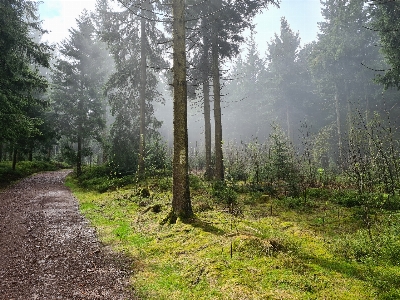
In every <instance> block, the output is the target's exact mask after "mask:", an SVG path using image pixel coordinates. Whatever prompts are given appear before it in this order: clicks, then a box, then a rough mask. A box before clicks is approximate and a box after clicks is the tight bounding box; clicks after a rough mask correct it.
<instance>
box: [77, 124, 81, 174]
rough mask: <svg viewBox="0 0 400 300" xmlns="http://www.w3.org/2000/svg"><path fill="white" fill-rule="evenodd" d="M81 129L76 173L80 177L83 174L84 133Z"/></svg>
mask: <svg viewBox="0 0 400 300" xmlns="http://www.w3.org/2000/svg"><path fill="white" fill-rule="evenodd" d="M80 130H81V129H79V132H78V151H77V153H76V175H77V176H78V177H79V176H81V174H82V135H81V131H80Z"/></svg>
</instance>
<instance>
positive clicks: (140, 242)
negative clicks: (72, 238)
mask: <svg viewBox="0 0 400 300" xmlns="http://www.w3.org/2000/svg"><path fill="white" fill-rule="evenodd" d="M170 183H171V182H170V179H168V178H163V179H157V180H148V181H147V182H146V183H144V182H140V183H138V184H136V185H135V184H130V185H127V186H125V187H120V188H117V189H116V190H109V191H108V192H105V193H99V192H98V191H96V190H95V189H90V188H88V187H87V186H86V187H85V188H82V187H81V186H79V184H78V181H77V180H76V179H74V178H73V177H69V178H68V180H67V185H68V186H69V187H70V188H71V189H72V190H73V192H74V194H75V195H76V197H77V198H78V199H79V202H80V209H81V211H82V212H83V214H84V215H85V216H86V217H87V218H88V219H89V220H90V221H91V223H92V225H93V226H94V227H96V229H97V232H98V235H99V238H100V239H101V241H102V242H103V243H105V244H108V245H111V246H112V247H113V248H114V250H115V251H119V252H123V253H125V255H127V256H128V257H130V258H131V261H132V269H133V270H134V275H133V276H132V278H131V283H132V285H133V287H134V288H135V290H136V291H137V293H138V295H139V296H140V297H142V298H143V299H169V300H171V299H356V298H357V299H399V297H400V289H399V287H400V268H399V266H398V265H397V264H396V263H394V261H395V260H394V258H393V257H391V258H390V259H386V258H385V257H384V255H387V253H386V254H385V252H384V251H383V250H384V249H386V248H385V247H387V245H386V244H385V241H386V243H387V244H389V243H390V242H391V240H390V239H389V242H388V241H387V239H384V238H381V241H380V240H378V239H377V240H376V243H375V244H374V245H375V248H376V247H378V246H379V245H381V246H382V251H381V252H379V251H378V250H377V251H375V252H376V253H375V254H374V253H373V252H374V251H373V249H374V248H373V247H372V246H371V245H370V246H368V242H366V241H365V237H366V236H365V229H364V228H363V223H362V222H361V221H360V220H358V219H356V218H355V216H356V215H357V214H356V209H357V208H356V207H345V206H341V205H339V204H338V203H337V202H334V201H327V200H326V199H323V198H319V197H321V195H319V196H318V197H315V198H312V199H309V200H307V205H299V203H297V202H298V201H300V200H298V199H290V198H289V199H281V200H278V199H271V197H269V196H266V195H261V194H254V193H253V194H250V193H239V194H237V195H236V196H235V197H236V198H235V204H234V210H233V212H234V213H233V214H232V213H230V212H229V209H228V207H227V206H226V205H227V204H226V202H225V201H221V200H220V199H217V198H215V193H214V191H213V187H212V186H211V185H210V184H209V183H207V182H203V181H202V180H197V179H196V181H194V183H193V184H192V186H191V191H192V203H193V207H194V210H195V215H196V217H195V218H194V219H193V220H191V222H188V223H183V222H181V221H179V220H178V222H177V223H176V224H174V225H169V224H166V225H160V224H161V223H162V220H163V219H164V218H165V217H166V216H167V215H168V213H169V211H170V209H171V208H170V203H171V197H172V195H171V192H170V188H169V187H170ZM96 184H98V183H96ZM142 188H148V189H149V190H150V197H148V198H146V197H142V196H141V193H140V192H138V191H140V190H141V189H142ZM213 195H214V196H213ZM222 200H223V199H222ZM303 204H304V203H303ZM271 207H272V210H271ZM231 211H232V209H231ZM271 212H272V214H271ZM392 219H393V222H392V223H396V222H397V216H396V214H395V213H393V216H392ZM377 224H378V225H376V227H375V228H373V230H374V232H373V235H374V236H379V234H380V232H383V231H382V228H383V227H382V226H384V228H392V227H390V226H389V225H388V224H383V223H382V222H381V223H379V222H378V223H377ZM379 226H381V227H379ZM396 230H397V227H396V228H394V227H393V228H392V229H391V230H389V229H388V230H387V232H388V235H387V236H388V237H389V236H390V237H393V235H394V234H397V231H396ZM382 236H385V235H384V234H382ZM346 241H351V243H347V244H346ZM378 243H379V245H378ZM383 245H386V246H383ZM358 246H359V247H360V248H361V249H362V248H363V247H364V248H368V247H370V248H368V249H365V250H366V252H368V253H367V254H366V255H362V254H360V255H359V256H357V255H356V254H355V252H354V253H352V252H351V251H349V248H351V249H353V250H354V249H357V247H358ZM378 248H379V247H378ZM346 250H348V251H347V252H346ZM389 256H390V255H389ZM399 256H400V254H399ZM391 260H392V261H391ZM355 297H356V298H355Z"/></svg>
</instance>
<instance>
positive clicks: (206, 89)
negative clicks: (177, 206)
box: [202, 30, 212, 180]
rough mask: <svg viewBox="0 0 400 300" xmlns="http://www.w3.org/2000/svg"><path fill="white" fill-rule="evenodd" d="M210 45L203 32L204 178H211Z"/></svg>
mask: <svg viewBox="0 0 400 300" xmlns="http://www.w3.org/2000/svg"><path fill="white" fill-rule="evenodd" d="M209 49H210V45H209V42H208V38H207V35H206V31H205V30H204V32H203V66H202V68H203V96H204V136H205V151H206V174H205V177H206V179H208V180H210V179H211V178H212V165H211V121H210V83H209V78H208V74H209V71H210V65H209V63H208V52H209Z"/></svg>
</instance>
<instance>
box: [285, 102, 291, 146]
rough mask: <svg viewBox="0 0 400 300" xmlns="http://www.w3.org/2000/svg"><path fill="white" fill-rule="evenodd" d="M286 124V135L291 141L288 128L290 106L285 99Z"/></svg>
mask: <svg viewBox="0 0 400 300" xmlns="http://www.w3.org/2000/svg"><path fill="white" fill-rule="evenodd" d="M286 126H287V136H288V139H289V141H292V130H291V128H290V108H289V101H287V100H286Z"/></svg>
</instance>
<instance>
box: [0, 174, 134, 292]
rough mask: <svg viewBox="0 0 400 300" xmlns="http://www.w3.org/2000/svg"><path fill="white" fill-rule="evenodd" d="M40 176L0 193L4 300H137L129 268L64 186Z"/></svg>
mask: <svg viewBox="0 0 400 300" xmlns="http://www.w3.org/2000/svg"><path fill="white" fill-rule="evenodd" d="M68 172H69V171H65V170H64V171H56V172H46V173H40V174H37V175H34V176H31V177H29V178H26V179H23V180H21V181H20V182H18V183H16V184H15V185H13V186H11V187H9V188H8V189H6V190H3V191H1V192H0V299H6V300H11V299H23V300H25V299H40V300H42V299H137V298H136V297H135V296H134V293H133V291H132V290H130V289H129V288H128V281H129V274H130V271H129V266H128V265H129V263H128V262H127V260H126V259H124V258H123V257H121V256H118V255H116V254H113V253H112V252H111V251H109V250H108V249H107V248H106V247H105V246H103V245H101V244H100V243H99V242H98V241H97V239H96V234H95V231H94V229H93V228H91V227H90V226H89V224H88V222H87V221H86V220H85V219H84V218H83V217H82V215H81V214H80V213H79V212H78V204H77V201H76V199H75V198H74V197H73V196H72V194H71V193H70V191H69V190H68V189H67V188H66V187H65V186H64V184H63V183H64V179H65V176H66V175H67V174H68Z"/></svg>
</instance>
